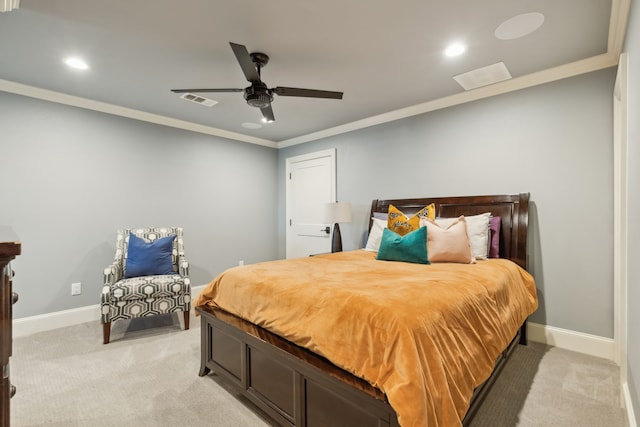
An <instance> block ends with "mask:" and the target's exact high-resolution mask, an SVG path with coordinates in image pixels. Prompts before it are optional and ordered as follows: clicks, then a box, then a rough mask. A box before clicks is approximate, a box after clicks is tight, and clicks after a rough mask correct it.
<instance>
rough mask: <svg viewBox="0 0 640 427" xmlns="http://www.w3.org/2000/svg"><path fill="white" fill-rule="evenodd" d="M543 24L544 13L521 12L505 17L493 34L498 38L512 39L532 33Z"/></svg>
mask: <svg viewBox="0 0 640 427" xmlns="http://www.w3.org/2000/svg"><path fill="white" fill-rule="evenodd" d="M542 24H544V15H543V14H541V13H539V12H530V13H522V14H520V15H516V16H514V17H513V18H510V19H507V20H506V21H504V22H503V23H502V24H500V25H499V26H498V28H496V31H495V33H494V34H495V36H496V38H498V39H500V40H513V39H518V38H520V37H524V36H526V35H529V34H531V33H533V32H534V31H535V30H537V29H538V28H540V27H541V26H542Z"/></svg>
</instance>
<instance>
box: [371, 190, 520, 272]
mask: <svg viewBox="0 0 640 427" xmlns="http://www.w3.org/2000/svg"><path fill="white" fill-rule="evenodd" d="M431 203H433V204H434V205H435V207H436V216H437V217H444V218H451V217H458V216H460V215H478V214H481V213H485V212H491V214H492V215H493V216H499V217H501V218H502V225H501V228H500V258H507V259H510V260H512V261H513V262H515V263H517V264H518V265H520V266H521V267H522V268H525V269H526V268H527V227H528V226H529V193H520V194H512V195H508V194H507V195H496V196H462V197H427V198H419V199H394V200H374V201H373V202H372V203H371V217H372V216H373V213H374V212H383V213H387V211H388V209H389V205H394V206H395V207H397V208H398V209H400V210H401V211H402V212H404V213H405V214H414V213H416V212H417V211H419V210H420V209H422V208H423V207H425V206H426V205H428V204H431ZM372 224H373V220H372V219H369V229H371V225H372Z"/></svg>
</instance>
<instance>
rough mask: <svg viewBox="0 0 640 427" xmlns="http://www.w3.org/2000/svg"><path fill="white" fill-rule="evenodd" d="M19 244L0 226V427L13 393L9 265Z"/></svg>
mask: <svg viewBox="0 0 640 427" xmlns="http://www.w3.org/2000/svg"><path fill="white" fill-rule="evenodd" d="M20 248H21V243H20V241H18V238H17V236H16V235H15V233H14V232H13V230H12V229H11V228H10V227H6V226H0V268H2V275H0V363H1V364H2V388H0V427H9V423H10V411H9V399H11V396H13V394H14V393H15V387H14V386H13V385H11V381H10V378H9V373H10V369H9V358H10V357H11V346H12V341H13V338H12V335H11V334H12V332H11V322H12V319H11V317H12V311H13V310H12V306H13V304H15V303H16V302H17V301H18V294H17V293H15V292H13V291H12V289H11V280H12V278H13V270H11V265H10V264H9V263H10V262H11V260H13V259H14V258H15V257H16V256H18V255H20Z"/></svg>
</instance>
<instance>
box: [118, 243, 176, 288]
mask: <svg viewBox="0 0 640 427" xmlns="http://www.w3.org/2000/svg"><path fill="white" fill-rule="evenodd" d="M175 238H176V236H175V235H174V236H167V237H161V238H160V239H156V240H154V241H153V242H150V243H147V242H145V241H144V239H141V238H140V237H138V236H136V235H135V234H133V233H129V247H128V249H127V263H126V265H125V268H124V278H125V279H128V278H131V277H139V276H154V275H159V274H176V272H175V271H173V260H172V259H171V254H172V252H173V241H174V240H175Z"/></svg>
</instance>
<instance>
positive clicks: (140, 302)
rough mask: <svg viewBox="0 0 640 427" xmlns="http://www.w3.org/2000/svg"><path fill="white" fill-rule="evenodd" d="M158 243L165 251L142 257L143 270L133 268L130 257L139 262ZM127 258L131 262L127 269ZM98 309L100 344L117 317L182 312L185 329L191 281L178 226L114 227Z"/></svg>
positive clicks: (180, 230) (104, 340)
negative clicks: (111, 255) (112, 252)
mask: <svg viewBox="0 0 640 427" xmlns="http://www.w3.org/2000/svg"><path fill="white" fill-rule="evenodd" d="M132 235H133V236H135V237H131V236H132ZM136 237H137V238H139V239H136ZM164 238H166V239H164ZM140 239H142V240H140ZM130 241H131V242H133V244H132V243H130ZM138 242H140V243H138ZM159 245H162V246H163V248H166V250H165V251H164V252H162V251H160V252H161V253H160V255H158V257H157V258H153V259H146V260H145V261H146V263H147V266H148V267H149V268H147V270H146V271H143V270H144V268H143V269H142V270H141V269H140V268H139V267H136V270H135V271H134V261H133V259H134V257H135V260H136V262H139V260H140V258H141V257H145V256H146V255H145V254H148V253H150V252H149V248H151V250H152V251H156V252H157V251H158V247H159ZM130 247H131V253H130ZM128 257H129V259H130V264H131V265H130V268H129V270H127V258H128ZM169 263H170V264H169ZM159 264H164V265H165V267H166V268H165V269H164V270H162V269H161V270H158V271H154V270H157V268H158V266H159ZM136 265H137V264H136ZM158 273H160V274H158ZM168 273H169V274H168ZM100 309H101V313H102V317H101V320H102V333H103V342H104V344H108V343H109V340H110V335H111V322H113V321H115V320H118V319H131V318H135V317H146V316H153V315H156V314H163V313H173V312H178V311H182V312H183V315H184V328H185V330H186V329H189V310H190V309H191V284H190V280H189V263H188V262H187V260H186V259H185V256H184V246H183V232H182V228H179V227H152V228H133V229H120V230H118V233H117V237H116V253H115V257H114V260H113V263H112V264H111V265H109V266H108V267H107V268H105V270H104V286H103V287H102V296H101V304H100Z"/></svg>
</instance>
